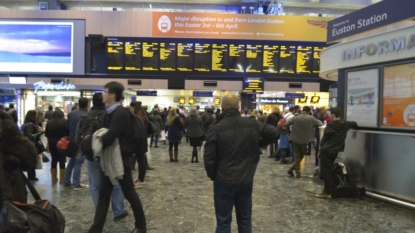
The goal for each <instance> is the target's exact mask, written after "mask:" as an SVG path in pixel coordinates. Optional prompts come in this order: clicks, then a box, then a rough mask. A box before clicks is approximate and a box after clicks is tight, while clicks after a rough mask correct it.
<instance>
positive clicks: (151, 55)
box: [143, 42, 159, 71]
mask: <svg viewBox="0 0 415 233" xmlns="http://www.w3.org/2000/svg"><path fill="white" fill-rule="evenodd" d="M158 61H159V43H158V42H143V70H144V71H158V70H159V64H158Z"/></svg>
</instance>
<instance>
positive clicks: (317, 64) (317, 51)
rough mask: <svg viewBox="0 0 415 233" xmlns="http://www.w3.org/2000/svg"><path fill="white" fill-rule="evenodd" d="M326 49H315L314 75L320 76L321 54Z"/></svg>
mask: <svg viewBox="0 0 415 233" xmlns="http://www.w3.org/2000/svg"><path fill="white" fill-rule="evenodd" d="M324 48H325V47H314V53H313V74H319V73H320V52H321V51H322V50H323V49H324Z"/></svg>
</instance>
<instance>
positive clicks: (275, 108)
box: [271, 106, 281, 115]
mask: <svg viewBox="0 0 415 233" xmlns="http://www.w3.org/2000/svg"><path fill="white" fill-rule="evenodd" d="M271 112H272V114H274V115H280V113H281V110H280V107H278V106H274V107H273V108H272V111H271Z"/></svg>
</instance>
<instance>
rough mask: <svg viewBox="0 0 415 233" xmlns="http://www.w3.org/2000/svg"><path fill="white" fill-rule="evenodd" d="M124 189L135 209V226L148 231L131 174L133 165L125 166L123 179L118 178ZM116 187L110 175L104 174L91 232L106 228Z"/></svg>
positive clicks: (99, 232) (97, 232)
mask: <svg viewBox="0 0 415 233" xmlns="http://www.w3.org/2000/svg"><path fill="white" fill-rule="evenodd" d="M118 181H119V183H120V186H121V189H122V193H123V194H124V197H125V198H126V199H127V201H128V202H129V203H130V205H131V208H132V209H133V213H134V218H135V227H136V228H138V229H139V230H141V231H140V232H143V233H145V232H147V223H146V217H145V216H144V210H143V206H142V205H141V201H140V198H139V197H138V194H137V193H136V192H135V189H134V184H133V177H132V175H131V167H128V166H124V176H123V179H121V180H118ZM113 188H114V186H113V184H112V183H111V181H110V179H109V177H108V176H104V177H103V179H102V183H101V190H100V191H99V199H98V205H97V208H96V211H95V217H94V224H93V225H92V226H91V228H90V229H89V232H96V233H101V232H103V229H104V224H105V220H106V219H107V214H108V208H109V206H110V201H111V193H112V189H113Z"/></svg>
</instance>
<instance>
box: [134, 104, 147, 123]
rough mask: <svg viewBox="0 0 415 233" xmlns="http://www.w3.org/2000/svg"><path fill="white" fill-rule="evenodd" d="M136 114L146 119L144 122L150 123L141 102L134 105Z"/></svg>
mask: <svg viewBox="0 0 415 233" xmlns="http://www.w3.org/2000/svg"><path fill="white" fill-rule="evenodd" d="M134 114H136V115H138V116H140V117H142V118H143V119H144V121H148V117H147V113H146V111H145V110H144V108H143V106H142V105H141V101H138V102H137V103H136V104H135V105H134Z"/></svg>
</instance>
